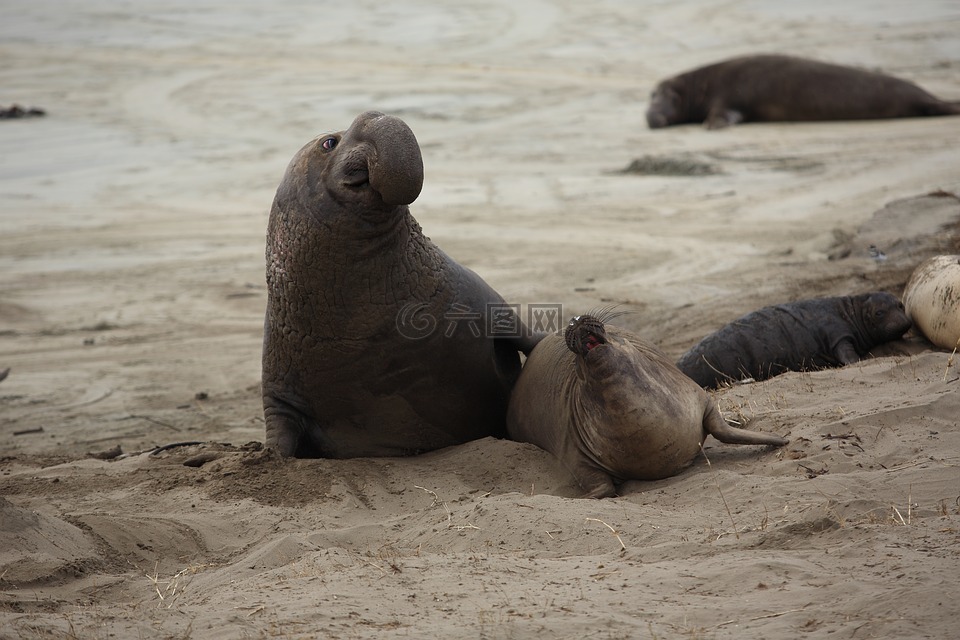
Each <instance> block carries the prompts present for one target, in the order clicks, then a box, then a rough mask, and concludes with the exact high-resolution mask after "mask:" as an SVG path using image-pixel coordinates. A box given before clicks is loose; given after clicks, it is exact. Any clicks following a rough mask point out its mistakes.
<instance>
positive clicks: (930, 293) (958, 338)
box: [903, 255, 960, 349]
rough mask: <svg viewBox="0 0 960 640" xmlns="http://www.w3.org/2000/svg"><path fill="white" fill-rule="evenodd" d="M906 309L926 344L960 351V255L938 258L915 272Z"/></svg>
mask: <svg viewBox="0 0 960 640" xmlns="http://www.w3.org/2000/svg"><path fill="white" fill-rule="evenodd" d="M903 305H904V307H905V308H906V311H907V316H908V317H909V318H910V319H911V320H913V323H914V325H915V326H916V327H917V329H919V330H920V332H921V333H923V335H924V336H926V338H927V340H929V341H930V342H932V343H933V344H935V345H937V346H938V347H940V348H942V349H957V348H960V255H949V256H935V257H933V258H930V259H929V260H927V261H926V262H924V263H922V264H921V265H920V266H919V267H917V268H916V269H914V271H913V274H912V275H911V276H910V279H909V280H908V281H907V286H906V288H904V290H903Z"/></svg>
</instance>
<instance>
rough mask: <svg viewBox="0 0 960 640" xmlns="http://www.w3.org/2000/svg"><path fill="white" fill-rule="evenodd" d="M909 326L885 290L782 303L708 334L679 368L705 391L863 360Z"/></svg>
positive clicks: (901, 305) (680, 360) (680, 362)
mask: <svg viewBox="0 0 960 640" xmlns="http://www.w3.org/2000/svg"><path fill="white" fill-rule="evenodd" d="M910 326H911V323H910V320H909V319H908V318H907V315H906V313H905V312H904V310H903V304H901V302H900V301H899V300H898V299H897V298H896V296H893V295H891V294H889V293H885V292H873V293H863V294H860V295H856V296H840V297H836V298H814V299H812V300H801V301H798V302H790V303H787V304H778V305H773V306H769V307H764V308H762V309H759V310H757V311H753V312H751V313H748V314H747V315H745V316H743V317H741V318H739V319H737V320H734V321H733V322H731V323H730V324H728V325H726V326H724V327H722V328H721V329H719V330H717V331H715V332H714V333H711V334H710V335H708V336H706V337H705V338H703V339H702V340H701V341H700V342H699V343H697V344H696V345H695V346H694V347H693V348H692V349H690V350H689V351H687V352H686V353H685V354H683V355H682V356H681V357H680V359H679V360H678V361H677V367H679V368H680V370H681V371H683V372H684V373H685V374H687V375H688V376H690V377H691V378H693V380H694V381H695V382H696V383H697V384H699V385H700V386H702V387H704V388H707V389H711V388H716V387H718V386H720V385H721V384H723V383H727V382H736V381H738V380H742V379H745V378H753V379H754V380H765V379H767V378H771V377H773V376H776V375H779V374H781V373H784V372H786V371H806V370H810V369H822V368H825V367H836V366H843V365H847V364H853V363H855V362H859V361H860V358H861V357H863V356H865V355H867V354H868V353H869V352H870V349H872V348H874V347H876V346H877V345H880V344H883V343H884V342H889V341H891V340H896V339H897V338H899V337H900V336H902V335H903V334H904V333H906V331H907V329H909V328H910Z"/></svg>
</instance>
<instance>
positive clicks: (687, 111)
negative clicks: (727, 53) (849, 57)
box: [647, 55, 960, 129]
mask: <svg viewBox="0 0 960 640" xmlns="http://www.w3.org/2000/svg"><path fill="white" fill-rule="evenodd" d="M957 114H960V102H946V101H943V100H940V99H939V98H936V97H934V96H932V95H930V94H929V93H927V92H926V91H924V90H923V89H921V88H920V87H918V86H917V85H915V84H913V83H912V82H907V81H906V80H901V79H899V78H894V77H892V76H888V75H885V74H882V73H876V72H873V71H867V70H864V69H856V68H853V67H845V66H840V65H835V64H828V63H826V62H818V61H816V60H807V59H804V58H794V57H790V56H781V55H753V56H744V57H740V58H733V59H731V60H725V61H723V62H718V63H716V64H711V65H707V66H705V67H700V68H698V69H694V70H692V71H687V72H686V73H681V74H680V75H677V76H674V77H672V78H668V79H666V80H664V81H662V82H660V83H659V84H658V85H657V86H656V88H655V89H654V90H653V93H652V94H651V95H650V105H649V107H648V109H647V125H648V126H649V127H650V128H651V129H657V128H660V127H669V126H671V125H676V124H684V123H688V122H694V123H700V122H702V123H704V124H705V125H706V127H707V128H708V129H719V128H722V127H726V126H728V125H733V124H737V123H740V122H785V121H813V120H869V119H875V118H913V117H918V116H947V115H957Z"/></svg>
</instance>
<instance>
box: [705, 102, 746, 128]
mask: <svg viewBox="0 0 960 640" xmlns="http://www.w3.org/2000/svg"><path fill="white" fill-rule="evenodd" d="M743 119H744V118H743V113H742V112H740V111H737V110H736V109H727V108H726V107H725V106H723V105H722V104H715V105H713V106H712V107H710V111H709V112H708V113H707V119H706V120H704V121H703V124H704V126H705V127H706V128H707V129H723V128H725V127H730V126H733V125H735V124H740V123H741V122H743Z"/></svg>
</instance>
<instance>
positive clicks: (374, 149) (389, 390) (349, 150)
mask: <svg viewBox="0 0 960 640" xmlns="http://www.w3.org/2000/svg"><path fill="white" fill-rule="evenodd" d="M422 183H423V162H422V158H421V155H420V147H419V145H418V144H417V140H416V138H415V137H414V135H413V132H412V131H411V130H410V128H409V127H407V125H406V124H405V123H404V122H403V121H402V120H399V119H397V118H394V117H390V116H385V115H383V114H380V113H376V112H367V113H363V114H361V115H359V116H358V117H357V118H356V120H354V122H353V124H351V125H350V128H349V129H347V130H346V131H343V132H340V133H333V134H328V135H322V136H320V137H318V138H316V139H314V140H312V141H311V142H309V143H307V144H306V145H305V146H304V147H303V148H302V149H300V151H299V152H298V153H297V154H296V155H295V156H294V158H293V159H292V160H291V162H290V165H289V166H288V168H287V171H286V175H285V176H284V178H283V181H282V182H281V184H280V186H279V188H278V189H277V194H276V198H275V200H274V203H273V209H272V211H271V213H270V220H269V224H268V229H267V250H266V260H267V291H268V299H267V311H266V321H265V326H264V344H263V378H262V385H263V407H264V418H265V420H266V444H267V446H268V447H272V448H275V449H276V450H278V451H279V452H280V453H281V454H282V455H285V456H298V457H331V458H347V457H358V456H392V455H407V454H414V453H418V452H422V451H428V450H431V449H438V448H441V447H446V446H450V445H454V444H458V443H462V442H465V441H468V440H471V439H476V438H482V437H485V436H499V437H503V436H504V435H505V433H506V411H507V402H508V400H509V394H510V390H511V388H512V386H513V384H514V382H515V380H516V377H517V376H518V375H519V373H520V355H519V353H518V349H520V350H526V351H529V350H530V349H532V347H533V345H534V344H535V338H534V337H530V336H528V335H527V331H526V328H525V327H524V326H523V325H522V324H521V323H520V321H519V319H518V318H517V317H516V315H514V314H512V311H510V309H509V307H506V305H505V303H504V301H503V298H501V297H500V295H498V294H497V292H496V291H494V290H493V289H492V288H491V287H490V286H489V285H487V284H486V283H485V282H484V281H483V280H482V279H481V278H480V277H479V276H477V275H476V274H475V273H473V272H472V271H470V270H469V269H466V268H464V267H462V266H460V265H459V264H457V263H456V262H454V261H453V260H452V259H451V258H449V257H448V256H447V255H446V254H445V253H443V252H442V251H441V250H440V249H439V248H437V247H436V246H435V245H434V244H433V243H432V242H430V240H429V239H428V238H426V237H424V235H423V233H422V232H421V230H420V226H419V225H418V224H417V222H416V220H414V219H413V217H412V216H411V215H410V211H409V209H408V208H407V205H408V204H409V203H411V202H413V201H414V200H415V199H416V198H417V196H418V195H419V194H420V189H421V186H422ZM493 316H496V317H493ZM498 322H499V323H503V324H505V325H509V326H503V324H497V323H498ZM492 325H495V326H494V329H496V328H497V327H499V328H500V329H503V332H502V333H498V332H497V331H491V326H492ZM498 336H499V337H498Z"/></svg>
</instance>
